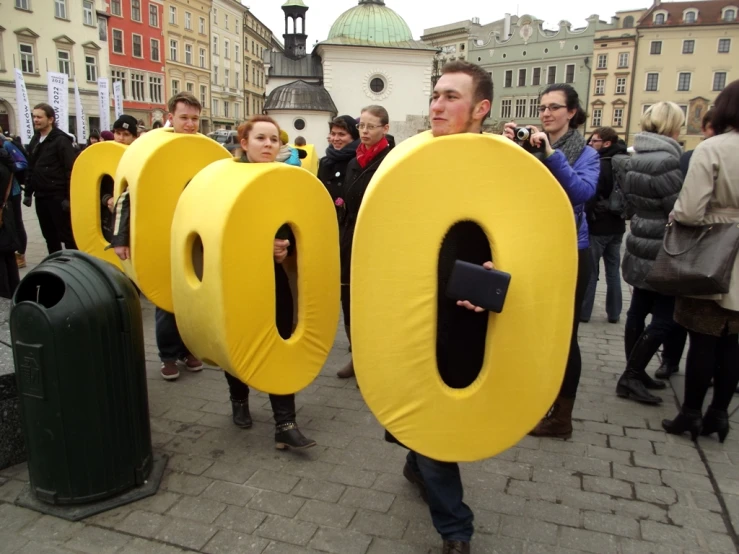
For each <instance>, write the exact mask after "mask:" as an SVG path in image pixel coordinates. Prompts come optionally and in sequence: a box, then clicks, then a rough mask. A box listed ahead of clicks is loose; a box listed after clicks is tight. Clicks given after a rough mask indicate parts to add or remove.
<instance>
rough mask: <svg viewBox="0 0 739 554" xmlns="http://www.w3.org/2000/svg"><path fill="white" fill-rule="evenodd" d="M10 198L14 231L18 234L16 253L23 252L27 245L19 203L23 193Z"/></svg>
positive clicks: (21, 207) (21, 208) (21, 209)
mask: <svg viewBox="0 0 739 554" xmlns="http://www.w3.org/2000/svg"><path fill="white" fill-rule="evenodd" d="M10 200H11V202H12V206H13V217H15V232H16V233H17V234H18V242H20V246H19V247H18V253H19V254H25V253H26V247H27V246H28V235H27V234H26V226H25V225H23V206H22V204H21V202H22V200H23V195H22V194H16V195H15V196H13V197H11V198H10Z"/></svg>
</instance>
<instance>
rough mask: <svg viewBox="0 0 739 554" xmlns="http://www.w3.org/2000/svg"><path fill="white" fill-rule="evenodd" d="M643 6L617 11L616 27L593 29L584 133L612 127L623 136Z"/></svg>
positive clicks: (625, 127)
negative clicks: (638, 24) (636, 8)
mask: <svg viewBox="0 0 739 554" xmlns="http://www.w3.org/2000/svg"><path fill="white" fill-rule="evenodd" d="M644 12H646V9H642V10H630V11H622V12H616V17H615V18H614V21H615V23H616V27H615V28H613V29H604V30H602V31H596V32H595V37H594V39H593V59H592V62H591V67H592V74H591V77H590V95H589V97H590V105H589V106H588V108H587V111H588V119H587V121H586V123H585V135H586V136H589V135H590V134H591V133H592V132H593V131H594V130H595V129H597V128H598V127H613V128H614V129H615V130H616V132H617V133H618V134H619V136H620V138H624V139H625V138H626V129H627V128H628V125H629V115H630V108H631V90H632V87H633V81H634V79H633V71H634V64H635V57H636V56H635V54H636V24H637V22H638V21H639V19H640V18H641V16H642V15H644Z"/></svg>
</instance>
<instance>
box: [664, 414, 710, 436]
mask: <svg viewBox="0 0 739 554" xmlns="http://www.w3.org/2000/svg"><path fill="white" fill-rule="evenodd" d="M701 426H702V419H701V412H700V410H690V409H686V408H683V409H682V410H680V412H679V413H678V414H677V416H675V419H673V420H669V419H663V420H662V428H663V429H664V430H665V431H667V432H668V433H670V434H671V435H682V434H683V433H684V432H685V431H688V432H690V438H691V440H693V441H696V440H698V434H699V433H700V432H701Z"/></svg>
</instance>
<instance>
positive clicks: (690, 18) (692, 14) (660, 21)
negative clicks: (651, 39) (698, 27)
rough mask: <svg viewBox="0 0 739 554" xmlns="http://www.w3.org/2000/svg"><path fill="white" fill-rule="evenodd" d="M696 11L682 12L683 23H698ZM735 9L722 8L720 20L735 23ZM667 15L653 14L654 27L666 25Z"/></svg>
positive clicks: (729, 7) (662, 12)
mask: <svg viewBox="0 0 739 554" xmlns="http://www.w3.org/2000/svg"><path fill="white" fill-rule="evenodd" d="M698 13H699V12H698V10H697V9H695V8H689V9H687V10H685V11H683V19H682V22H683V23H696V22H697V21H698ZM736 14H737V8H736V7H734V6H727V7H724V8H723V10H722V11H721V20H722V21H724V22H725V23H731V22H733V21H736ZM667 16H668V13H667V12H666V11H664V10H663V11H658V12H655V13H654V15H653V16H652V22H653V23H654V24H655V25H665V24H666V23H667Z"/></svg>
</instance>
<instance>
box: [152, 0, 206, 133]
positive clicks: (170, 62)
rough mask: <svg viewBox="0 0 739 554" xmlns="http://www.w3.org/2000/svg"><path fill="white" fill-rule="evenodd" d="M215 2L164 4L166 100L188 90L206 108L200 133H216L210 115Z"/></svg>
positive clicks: (193, 0) (167, 1) (195, 0)
mask: <svg viewBox="0 0 739 554" xmlns="http://www.w3.org/2000/svg"><path fill="white" fill-rule="evenodd" d="M212 7H213V2H212V0H165V2H164V29H163V32H164V33H163V34H164V52H165V56H164V59H165V65H164V68H165V74H166V91H167V94H166V96H167V98H171V97H172V96H173V95H175V94H177V93H178V92H182V91H183V90H186V91H188V92H192V93H193V94H194V95H195V96H196V97H197V98H198V99H199V100H200V102H201V103H202V104H203V112H202V114H201V123H200V132H201V133H208V132H210V131H212V130H213V124H212V119H211V112H210V105H211V104H210V81H211V77H210V68H211V65H210V64H211V59H210V53H209V49H210V15H211V8H212Z"/></svg>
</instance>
